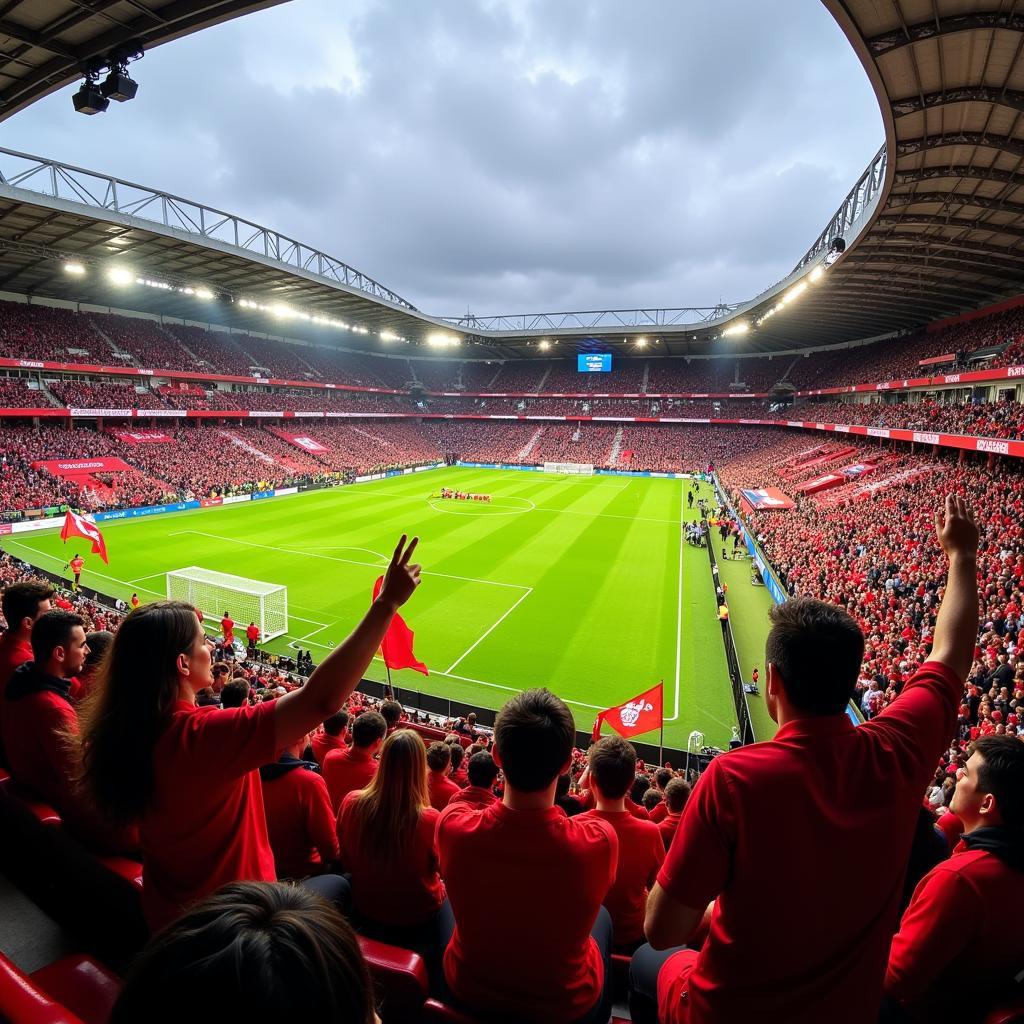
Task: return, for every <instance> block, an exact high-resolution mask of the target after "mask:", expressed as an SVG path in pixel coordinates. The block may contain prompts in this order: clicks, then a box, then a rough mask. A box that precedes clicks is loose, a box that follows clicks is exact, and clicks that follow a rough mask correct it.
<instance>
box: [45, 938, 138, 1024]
mask: <svg viewBox="0 0 1024 1024" xmlns="http://www.w3.org/2000/svg"><path fill="white" fill-rule="evenodd" d="M32 980H33V981H34V982H35V983H36V984H37V985H38V986H39V988H41V989H42V990H43V991H44V992H46V993H47V994H48V995H50V996H51V997H52V998H53V999H54V1000H55V1001H56V1002H58V1003H60V1004H61V1005H62V1006H65V1007H66V1008H67V1009H69V1010H71V1011H72V1012H73V1013H75V1014H77V1015H78V1016H79V1017H80V1018H81V1019H82V1020H83V1021H85V1022H86V1024H107V1021H108V1020H110V1011H111V1010H112V1009H113V1008H114V1003H115V1002H116V1001H117V996H118V993H119V992H120V991H121V979H120V978H118V977H117V976H116V975H115V974H112V973H111V972H110V971H108V970H107V969H106V967H104V966H103V965H102V964H100V963H98V962H97V961H95V960H93V959H91V958H90V957H87V956H80V955H79V956H66V957H64V959H63V960H58V961H56V962H55V963H52V964H49V965H48V966H47V967H43V968H40V970H38V971H33V972H32Z"/></svg>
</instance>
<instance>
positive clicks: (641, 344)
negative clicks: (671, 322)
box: [636, 334, 647, 348]
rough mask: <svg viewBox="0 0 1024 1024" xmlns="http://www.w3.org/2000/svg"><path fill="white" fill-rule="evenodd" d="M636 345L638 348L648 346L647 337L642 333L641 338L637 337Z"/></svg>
mask: <svg viewBox="0 0 1024 1024" xmlns="http://www.w3.org/2000/svg"><path fill="white" fill-rule="evenodd" d="M636 347H637V348H646V347H647V339H646V338H645V337H644V336H643V335H642V334H641V335H640V337H639V338H637V339H636Z"/></svg>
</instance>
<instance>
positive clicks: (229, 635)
mask: <svg viewBox="0 0 1024 1024" xmlns="http://www.w3.org/2000/svg"><path fill="white" fill-rule="evenodd" d="M220 631H221V632H222V633H223V634H224V639H225V640H234V639H235V620H234V619H229V618H228V617H227V616H226V615H225V616H224V618H223V619H221V620H220Z"/></svg>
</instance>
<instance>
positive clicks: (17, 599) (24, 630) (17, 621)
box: [0, 580, 54, 637]
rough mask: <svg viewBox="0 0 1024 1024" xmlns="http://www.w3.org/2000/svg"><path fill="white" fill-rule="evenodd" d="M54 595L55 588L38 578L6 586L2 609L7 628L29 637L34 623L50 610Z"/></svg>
mask: <svg viewBox="0 0 1024 1024" xmlns="http://www.w3.org/2000/svg"><path fill="white" fill-rule="evenodd" d="M53 595H54V589H53V587H51V586H50V584H49V583H42V582H39V581H37V580H27V581H26V582H24V583H12V584H11V585H10V586H9V587H6V588H5V589H4V593H3V597H0V611H2V612H3V614H4V621H5V622H6V623H7V628H8V629H9V630H12V631H13V632H14V633H18V634H20V635H21V636H24V637H27V636H28V634H29V631H30V630H31V629H32V623H33V622H35V621H36V619H38V618H39V616H40V615H42V614H43V613H44V612H48V611H49V610H50V601H51V599H52V598H53Z"/></svg>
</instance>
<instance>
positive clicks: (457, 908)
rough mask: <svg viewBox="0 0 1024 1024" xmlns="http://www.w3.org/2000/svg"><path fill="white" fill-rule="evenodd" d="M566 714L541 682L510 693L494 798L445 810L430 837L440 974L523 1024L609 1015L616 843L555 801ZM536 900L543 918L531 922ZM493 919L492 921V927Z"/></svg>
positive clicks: (570, 736) (569, 731)
mask: <svg viewBox="0 0 1024 1024" xmlns="http://www.w3.org/2000/svg"><path fill="white" fill-rule="evenodd" d="M575 738H576V726H575V723H574V722H573V717H572V712H571V711H569V709H568V708H567V707H566V705H565V704H564V703H563V702H562V701H561V700H559V698H558V697H556V696H555V695H554V694H553V693H550V692H549V691H548V690H527V691H525V692H524V693H521V694H518V695H517V696H515V697H513V698H512V699H511V700H510V701H509V702H508V703H507V704H506V705H505V707H504V708H503V709H502V711H501V713H500V714H499V715H498V720H497V722H496V723H495V727H494V751H493V754H494V760H495V762H496V763H497V764H498V766H499V767H501V768H503V769H504V772H505V795H504V799H503V800H502V802H501V803H493V804H491V805H490V806H488V807H485V808H483V809H477V808H475V807H473V806H472V805H471V804H468V803H465V802H461V801H460V802H456V803H451V804H449V805H448V807H446V808H445V809H444V810H443V811H442V812H441V818H440V820H439V821H438V825H437V846H438V854H439V856H440V860H441V874H442V875H443V876H444V879H445V884H446V887H447V890H448V897H449V900H450V903H446V904H445V905H443V906H442V908H441V918H442V943H443V944H444V939H445V938H446V937H447V936H448V935H450V936H451V938H450V941H448V942H447V943H446V948H445V953H444V977H445V982H446V983H447V985H448V987H449V988H450V989H451V992H452V994H453V996H454V998H455V999H456V1000H457V1001H459V1002H460V1003H464V1004H466V1005H467V1006H469V1007H470V1008H472V1009H474V1010H477V1011H488V1010H492V1009H494V1008H498V1007H500V1009H501V1012H502V1014H503V1015H504V1016H507V1017H509V1018H510V1019H516V1020H523V1021H527V1020H528V1021H530V1022H531V1024H566V1022H568V1021H573V1022H578V1024H584V1022H585V1024H597V1022H599V1021H600V1022H601V1024H605V1022H606V1021H607V1020H608V1017H609V1014H610V1011H611V986H610V985H609V984H606V982H607V981H608V975H609V969H610V962H611V918H610V917H609V915H608V911H607V910H605V909H604V908H603V907H601V901H602V900H603V899H604V896H605V893H607V891H608V888H609V886H610V885H611V884H612V882H613V881H614V880H615V864H616V860H617V857H618V840H617V839H616V837H615V830H614V829H613V828H612V827H611V826H610V825H609V824H608V823H607V822H605V821H601V820H600V819H599V818H584V817H583V816H582V815H577V816H576V817H574V818H568V817H566V815H565V813H564V812H563V811H562V810H561V809H560V808H558V807H556V806H555V803H554V801H555V789H556V786H557V784H558V776H559V775H560V774H561V773H562V772H565V771H568V769H569V765H570V764H571V761H572V749H573V742H574V740H575ZM538 906H542V908H543V920H538V917H537V912H538ZM496 922H499V924H498V926H496Z"/></svg>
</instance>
